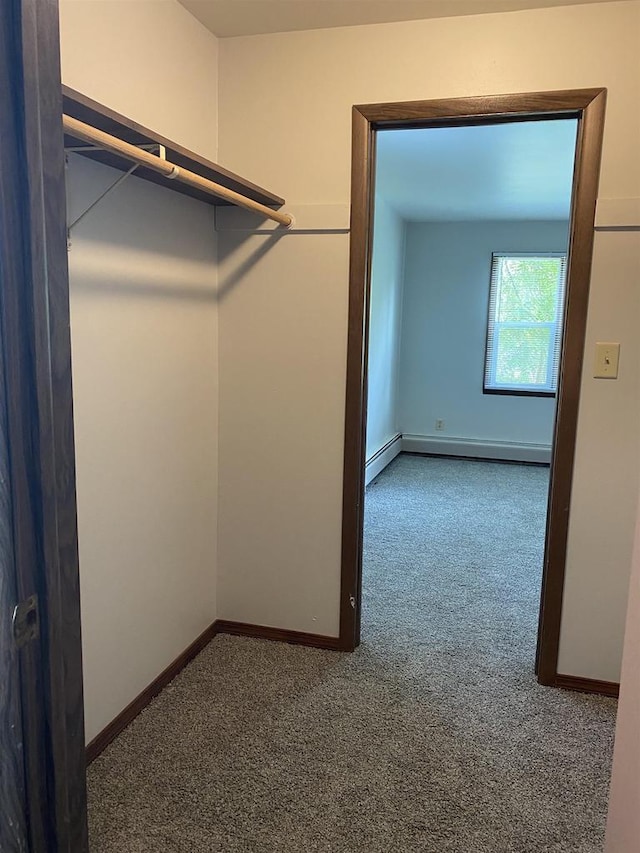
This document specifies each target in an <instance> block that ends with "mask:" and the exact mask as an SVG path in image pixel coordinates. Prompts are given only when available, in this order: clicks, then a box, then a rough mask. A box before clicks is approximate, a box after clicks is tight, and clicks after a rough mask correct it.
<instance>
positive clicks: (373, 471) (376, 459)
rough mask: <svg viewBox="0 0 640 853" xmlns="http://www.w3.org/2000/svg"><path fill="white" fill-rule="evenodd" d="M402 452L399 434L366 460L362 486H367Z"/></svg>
mask: <svg viewBox="0 0 640 853" xmlns="http://www.w3.org/2000/svg"><path fill="white" fill-rule="evenodd" d="M401 452H402V436H401V435H400V433H398V434H397V435H394V436H393V438H392V439H390V440H389V441H388V442H387V443H386V444H385V445H383V447H381V448H380V450H378V451H376V453H374V454H373V456H372V457H371V458H370V459H367V464H366V465H365V469H364V472H365V473H364V484H365V486H368V485H369V483H370V482H371V481H372V480H375V478H376V477H377V476H378V474H379V473H380V472H381V471H384V469H385V468H386V467H387V465H389V463H390V462H393V460H394V459H395V458H396V456H397V455H398V454H399V453H401Z"/></svg>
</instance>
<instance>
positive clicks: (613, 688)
mask: <svg viewBox="0 0 640 853" xmlns="http://www.w3.org/2000/svg"><path fill="white" fill-rule="evenodd" d="M554 686H555V687H561V688H562V689H563V690H577V691H579V692H580V693H597V694H599V695H600V696H614V697H616V698H617V697H618V694H619V692H620V685H619V684H616V682H615V681H598V680H597V679H595V678H579V677H578V676H575V675H556V678H555V685H554Z"/></svg>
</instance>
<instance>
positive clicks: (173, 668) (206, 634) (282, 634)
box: [85, 619, 340, 764]
mask: <svg viewBox="0 0 640 853" xmlns="http://www.w3.org/2000/svg"><path fill="white" fill-rule="evenodd" d="M216 634H233V635H234V636H237V637H255V638H256V639H259V640H276V641H278V642H281V643H294V644H296V645H301V646H312V647H313V648H317V649H329V650H331V651H339V650H340V639H339V638H338V637H324V636H322V635H321V634H305V633H303V632H302V631H287V630H285V629H282V628H269V627H267V626H265V625H250V624H248V623H246V622H229V621H227V620H225V619H217V620H216V621H215V622H213V623H212V624H211V625H209V627H208V628H207V629H206V630H205V631H203V632H202V634H200V636H199V637H198V638H197V639H196V640H194V641H193V643H191V645H190V646H188V647H187V648H186V649H185V650H184V651H183V652H182V654H180V655H178V657H177V658H176V659H175V660H174V661H173V662H172V663H170V664H169V666H168V667H167V668H166V669H165V670H163V671H162V672H161V673H160V675H159V676H158V677H157V678H155V679H154V680H153V681H152V682H151V684H149V686H148V687H145V689H144V690H143V691H142V693H140V694H139V695H138V696H136V698H135V699H134V700H133V701H132V702H130V703H129V704H128V705H127V707H126V708H125V709H124V710H122V711H121V712H120V713H119V714H118V716H117V717H115V718H114V719H113V720H112V721H111V722H110V723H109V725H108V726H105V728H104V729H103V730H102V731H101V732H100V733H99V734H97V735H96V736H95V737H94V739H93V740H92V741H91V742H90V743H88V744H87V747H86V751H85V754H86V761H87V764H91V762H92V761H94V760H95V759H96V758H97V757H98V756H99V755H100V753H101V752H103V750H105V749H106V748H107V747H108V746H109V744H110V743H111V742H112V741H113V740H115V738H117V737H118V735H119V734H120V733H121V732H122V731H124V729H126V727H127V726H128V725H129V723H131V722H132V721H133V720H134V719H135V718H136V717H137V716H138V714H139V713H140V712H141V711H143V710H144V709H145V708H146V707H147V705H148V704H149V703H150V702H151V700H152V699H154V698H155V697H156V696H157V695H158V693H160V691H162V690H164V688H165V687H166V686H167V685H168V684H169V683H170V682H171V681H173V679H174V678H175V677H176V675H178V674H179V673H180V672H181V671H182V670H183V669H184V668H185V666H186V665H187V664H188V663H190V662H191V661H192V660H193V659H194V657H195V656H196V655H197V654H199V653H200V652H201V651H202V650H203V649H204V647H205V646H206V645H208V643H210V642H211V640H212V639H213V638H214V637H215V636H216Z"/></svg>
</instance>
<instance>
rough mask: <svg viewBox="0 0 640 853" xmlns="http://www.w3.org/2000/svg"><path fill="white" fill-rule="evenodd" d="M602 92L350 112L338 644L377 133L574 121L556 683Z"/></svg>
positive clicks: (359, 504) (557, 538) (355, 588)
mask: <svg viewBox="0 0 640 853" xmlns="http://www.w3.org/2000/svg"><path fill="white" fill-rule="evenodd" d="M605 102H606V89H599V88H598V89H576V90H569V91H558V92H536V93H528V94H516V95H496V96H490V97H478V98H456V99H452V100H433V101H408V102H400V103H388V104H367V105H361V106H355V107H354V108H353V133H352V172H351V250H350V270H349V276H350V277H349V326H348V344H347V390H346V413H345V450H344V484H343V523H342V575H341V598H340V646H341V648H342V649H344V650H347V651H348V650H353V649H354V648H355V647H356V646H357V645H358V644H359V642H360V602H361V593H362V538H363V510H364V468H365V438H366V411H367V354H368V305H369V289H370V277H371V249H372V240H373V193H374V170H375V143H376V131H378V130H382V129H392V128H411V127H413V128H426V127H447V126H448V127H452V126H464V125H472V124H493V123H500V122H508V121H537V120H542V119H553V118H576V119H577V120H578V133H577V145H576V159H575V167H574V179H573V196H572V205H571V223H570V237H569V253H568V274H567V296H566V308H565V326H564V333H563V344H562V357H561V365H560V377H559V381H558V395H557V406H556V420H555V429H554V439H553V450H552V459H551V483H550V489H549V505H548V511H547V535H546V544H545V556H544V569H543V580H542V591H541V602H540V622H539V630H538V647H537V653H536V672H537V675H538V681H539V682H540V683H541V684H547V685H553V684H555V683H556V677H557V675H558V673H557V664H558V647H559V639H560V622H561V615H562V597H563V591H564V575H565V561H566V552H567V534H568V527H569V504H570V499H571V484H572V477H573V465H574V455H575V442H576V430H577V423H578V404H579V397H580V382H581V376H582V363H583V353H584V344H585V331H586V321H587V308H588V301H589V280H590V274H591V256H592V252H593V226H594V219H595V207H596V200H597V191H598V180H599V173H600V157H601V149H602V134H603V127H604V110H605Z"/></svg>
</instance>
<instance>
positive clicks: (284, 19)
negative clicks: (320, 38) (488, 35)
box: [179, 0, 616, 38]
mask: <svg viewBox="0 0 640 853" xmlns="http://www.w3.org/2000/svg"><path fill="white" fill-rule="evenodd" d="M179 2H180V3H182V5H183V6H184V7H185V9H188V10H189V11H190V12H191V13H192V14H193V15H195V17H196V18H197V19H198V20H199V21H201V23H203V24H204V25H205V27H207V29H209V30H211V32H212V33H214V34H215V35H217V36H220V37H221V38H226V37H230V36H247V35H256V34H258V33H279V32H290V31H292V30H316V29H323V28H326V27H350V26H356V25H359V24H381V23H388V22H390V21H415V20H420V19H423V18H446V17H453V16H457V15H477V14H484V13H488V12H512V11H518V10H521V9H542V8H547V7H550V6H575V5H581V4H586V3H599V2H605V3H607V2H609V3H611V2H616V0H179Z"/></svg>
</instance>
